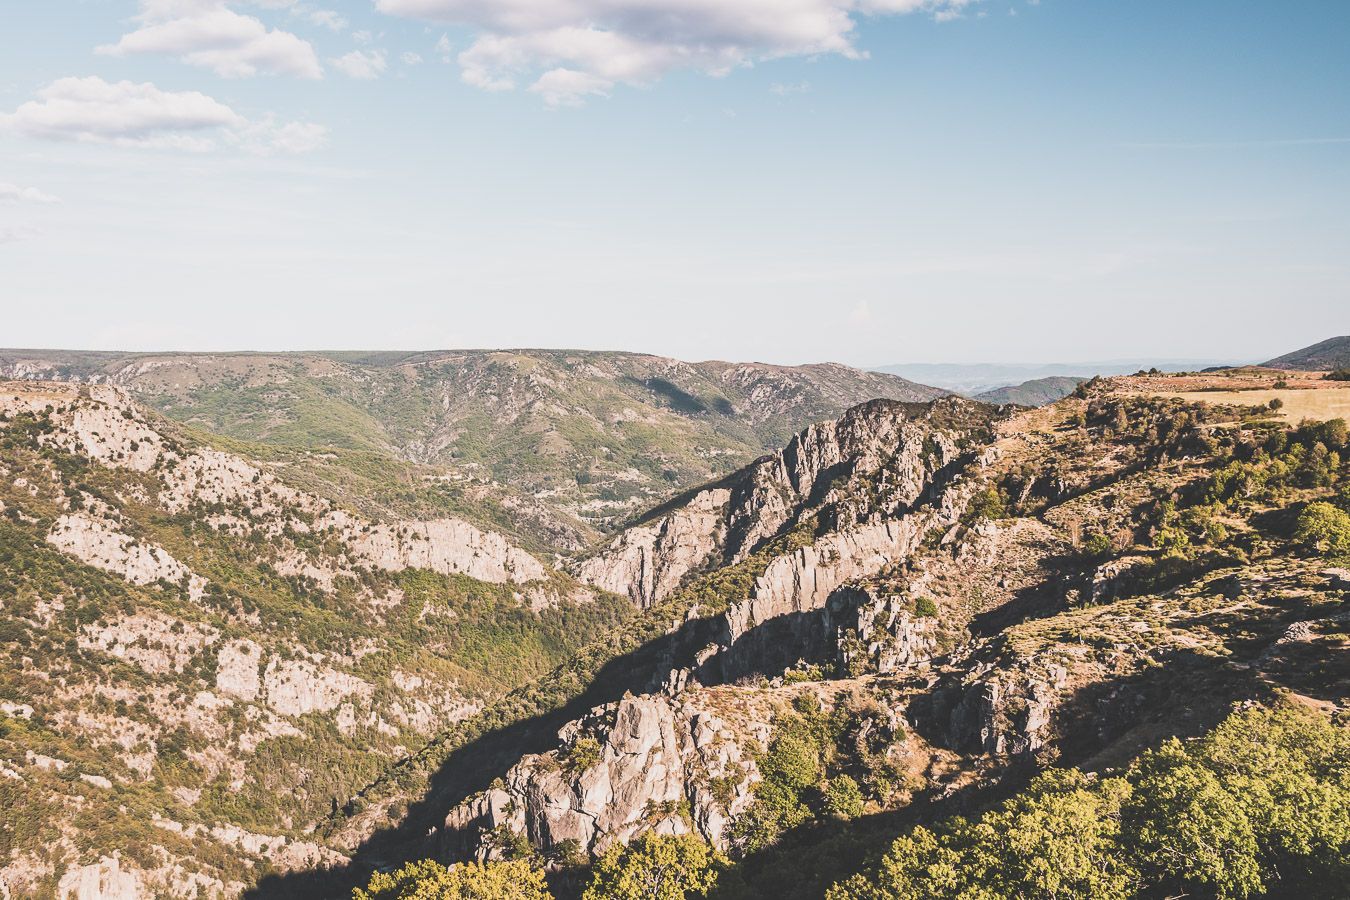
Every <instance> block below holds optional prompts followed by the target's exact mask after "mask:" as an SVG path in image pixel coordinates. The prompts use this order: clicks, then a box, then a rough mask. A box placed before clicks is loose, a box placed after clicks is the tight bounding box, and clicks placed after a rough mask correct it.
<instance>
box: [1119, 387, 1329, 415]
mask: <svg viewBox="0 0 1350 900" xmlns="http://www.w3.org/2000/svg"><path fill="white" fill-rule="evenodd" d="M1141 393H1147V394H1148V395H1149V396H1152V397H1175V398H1177V399H1180V400H1185V401H1186V402H1188V403H1213V404H1220V405H1225V406H1228V405H1231V406H1266V405H1267V404H1269V403H1270V401H1271V400H1274V399H1276V398H1279V400H1280V401H1281V402H1282V403H1284V406H1282V407H1280V409H1279V411H1278V415H1279V416H1280V417H1281V418H1283V419H1286V420H1287V421H1290V422H1301V421H1302V420H1304V419H1318V420H1326V419H1350V387H1343V388H1327V389H1323V390H1280V391H1277V390H1256V391H1185V392H1171V391H1148V392H1141Z"/></svg>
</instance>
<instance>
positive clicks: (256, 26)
mask: <svg viewBox="0 0 1350 900" xmlns="http://www.w3.org/2000/svg"><path fill="white" fill-rule="evenodd" d="M137 21H138V22H139V24H140V27H139V28H137V29H136V30H135V31H132V32H129V33H127V34H124V35H123V36H122V38H121V39H120V40H119V41H118V42H117V43H115V44H105V45H103V46H100V47H98V48H96V52H98V53H101V54H104V55H107V56H128V55H131V54H143V53H149V54H158V55H163V56H171V57H174V58H176V59H179V60H181V61H182V62H184V63H187V64H188V65H193V66H200V67H202V68H207V69H210V70H212V71H213V72H215V73H216V74H217V75H221V76H224V77H226V78H248V77H252V76H254V75H259V74H280V75H295V76H298V77H300V78H322V77H323V68H322V67H321V66H320V65H319V59H318V56H317V55H316V54H315V52H314V47H313V46H311V45H310V43H309V42H308V41H305V40H303V39H302V38H299V37H297V36H296V35H294V34H291V33H290V32H288V31H280V30H276V29H268V27H267V26H266V25H264V24H263V23H262V22H261V21H260V20H258V19H257V18H254V17H253V16H246V15H243V14H241V13H238V12H235V11H234V10H232V9H230V8H229V7H228V6H226V5H225V3H224V2H223V0H141V13H140V15H139V16H138V17H137Z"/></svg>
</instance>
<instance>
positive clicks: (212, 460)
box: [0, 383, 548, 590]
mask: <svg viewBox="0 0 1350 900" xmlns="http://www.w3.org/2000/svg"><path fill="white" fill-rule="evenodd" d="M46 410H51V418H52V421H53V423H54V424H55V425H56V426H57V427H56V428H55V429H54V430H53V431H51V432H50V433H49V434H48V435H46V436H45V437H44V440H46V441H48V442H50V443H52V444H53V445H55V446H59V447H61V448H63V449H66V450H70V451H74V452H77V453H79V454H80V455H82V456H84V457H87V458H89V459H91V460H93V461H94V462H96V463H98V464H100V465H104V466H107V467H109V468H113V469H128V470H132V471H135V472H141V473H147V474H150V475H153V476H154V477H155V482H156V484H155V488H156V496H155V497H153V498H146V499H148V500H153V501H154V502H155V503H156V504H157V505H159V506H161V507H162V508H163V509H165V510H166V511H168V512H170V513H179V514H181V513H184V512H187V511H189V510H192V509H198V508H201V507H207V506H209V507H214V508H217V509H219V508H224V509H225V510H226V511H225V512H223V513H216V514H215V517H214V520H213V523H214V524H215V525H216V527H219V528H224V529H226V530H230V531H232V532H234V533H237V534H244V533H247V532H250V531H257V532H262V534H263V535H264V536H265V537H266V538H267V539H269V540H270V541H272V542H274V543H275V544H278V545H280V548H281V550H282V551H284V550H285V543H286V542H284V541H277V538H278V537H280V536H283V535H285V534H289V533H293V534H316V535H324V536H331V537H334V538H336V539H337V540H338V541H340V542H341V543H342V545H343V546H344V548H345V549H346V551H347V553H346V554H345V557H344V558H339V559H333V558H326V559H323V558H321V559H314V558H311V556H306V555H303V554H299V555H297V554H294V553H291V554H287V553H284V552H283V553H282V558H281V559H280V560H279V564H278V569H279V570H280V571H283V572H284V573H286V574H300V575H305V576H308V577H310V578H311V579H312V580H313V581H314V582H315V583H316V584H318V585H320V586H321V587H327V588H331V585H332V581H333V578H334V577H336V576H339V575H347V576H350V575H352V574H354V573H353V570H352V567H351V563H352V562H354V563H355V564H357V565H364V566H367V567H370V568H375V569H383V570H386V571H400V570H402V569H407V568H425V569H430V570H431V571H434V572H440V573H443V574H463V575H468V576H470V577H472V578H476V579H478V580H479V581H487V582H493V583H497V584H505V583H512V584H521V585H523V584H527V583H529V582H532V581H538V580H542V579H544V578H546V577H547V574H548V570H547V568H546V567H545V566H544V565H543V564H542V563H540V562H539V560H537V559H535V558H534V557H533V556H531V555H530V554H529V553H528V552H526V551H525V550H522V549H520V548H519V547H516V546H514V545H512V544H511V542H510V541H509V540H507V539H506V538H505V537H504V536H502V535H500V534H498V533H496V532H491V531H483V530H482V529H479V528H477V527H475V526H473V525H471V524H469V523H468V522H465V521H463V520H461V519H452V518H445V519H436V520H431V521H395V522H372V521H369V520H367V519H363V518H361V517H359V516H356V515H353V514H351V513H349V512H347V511H345V510H341V509H338V508H337V507H335V506H334V504H333V503H331V502H330V501H328V500H325V499H323V498H320V497H317V496H314V495H313V494H310V493H307V492H305V491H300V490H297V489H295V488H293V487H291V486H290V485H288V484H286V483H284V482H283V481H281V480H280V479H278V478H277V477H276V476H275V475H273V474H272V473H271V472H269V471H268V470H266V469H264V468H263V467H261V466H259V465H257V464H255V463H253V462H250V461H249V460H246V459H243V458H241V457H239V456H236V455H234V454H231V453H225V452H222V451H220V450H214V449H211V448H208V447H196V448H191V449H189V448H186V447H183V446H181V445H180V444H178V443H177V442H175V441H173V440H171V439H168V438H166V437H165V435H163V434H161V433H160V432H159V431H157V430H156V429H155V428H154V427H152V425H151V424H150V423H149V422H147V421H146V419H145V418H144V416H143V414H142V413H141V412H140V411H139V410H138V409H137V407H136V406H135V404H134V403H133V401H132V399H131V397H130V396H129V395H128V394H127V393H126V392H125V391H123V390H122V389H121V388H117V387H113V386H110V385H80V386H76V385H68V384H60V383H53V384H41V385H34V384H23V383H11V384H8V385H4V386H2V387H0V413H5V414H6V415H12V414H16V413H23V412H26V413H33V414H38V413H43V412H44V411H46ZM48 540H49V541H50V542H51V543H52V544H53V545H55V546H57V547H58V548H60V549H62V550H63V551H65V552H67V553H70V554H71V555H73V556H77V557H79V558H80V559H81V560H83V561H85V562H88V563H89V564H90V565H95V566H98V567H99V568H102V569H106V570H108V571H113V572H116V573H118V574H120V575H122V576H123V577H125V578H127V579H128V580H129V581H133V582H135V583H137V584H148V583H151V582H154V581H157V580H160V579H161V578H162V579H165V580H168V581H173V582H178V581H180V580H182V579H184V578H189V577H192V576H191V573H190V572H188V570H187V568H186V567H185V566H184V565H182V564H181V563H179V562H178V561H177V560H174V559H173V557H171V556H170V555H169V554H168V553H167V552H166V551H164V550H163V549H162V548H158V547H155V546H154V545H152V544H144V543H140V542H135V541H133V540H132V539H131V538H129V537H127V536H126V535H123V534H120V533H119V532H118V531H117V528H116V527H115V524H114V523H110V522H107V521H103V520H101V519H99V518H98V517H96V516H89V515H84V514H77V513H72V514H71V515H69V516H65V517H63V518H62V519H61V520H60V521H59V522H58V523H57V524H56V526H55V527H54V528H53V529H52V533H51V535H50V536H49V538H48ZM349 560H350V561H349ZM202 586H204V583H201V584H198V585H197V589H198V590H200V588H201V587H202Z"/></svg>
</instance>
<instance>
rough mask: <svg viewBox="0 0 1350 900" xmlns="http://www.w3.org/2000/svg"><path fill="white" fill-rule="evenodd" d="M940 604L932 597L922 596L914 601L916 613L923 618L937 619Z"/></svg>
mask: <svg viewBox="0 0 1350 900" xmlns="http://www.w3.org/2000/svg"><path fill="white" fill-rule="evenodd" d="M937 614H938V606H937V604H936V603H934V602H933V599H932V598H931V597H920V598H919V599H917V600H915V601H914V615H916V616H918V617H919V618H921V619H936V618H937Z"/></svg>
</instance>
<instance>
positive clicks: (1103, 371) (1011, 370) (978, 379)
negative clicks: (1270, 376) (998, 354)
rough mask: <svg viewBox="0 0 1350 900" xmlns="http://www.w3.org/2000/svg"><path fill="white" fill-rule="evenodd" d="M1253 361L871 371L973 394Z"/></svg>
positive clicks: (921, 366) (920, 366) (911, 366)
mask: <svg viewBox="0 0 1350 900" xmlns="http://www.w3.org/2000/svg"><path fill="white" fill-rule="evenodd" d="M1241 362H1250V360H1234V359H1107V360H1095V361H1088V362H1071V363H1043V364H1042V363H969V364H966V363H900V364H895V365H887V366H876V367H874V368H873V370H872V371H874V372H886V373H888V374H891V375H898V376H900V377H901V378H905V379H909V380H911V381H918V382H920V383H922V384H931V385H933V386H934V387H940V388H946V389H947V390H949V391H954V392H956V393H958V394H963V395H964V396H967V397H974V396H977V395H979V394H984V393H986V392H988V391H993V390H996V389H998V388H1004V387H1010V386H1014V385H1020V384H1022V383H1024V382H1027V381H1036V380H1039V379H1043V378H1079V379H1086V378H1091V377H1092V376H1094V375H1103V376H1105V375H1128V374H1130V373H1131V372H1138V371H1139V370H1140V369H1155V368H1156V369H1158V370H1160V371H1163V372H1190V371H1195V370H1197V369H1204V368H1208V367H1209V366H1221V365H1232V364H1235V363H1241Z"/></svg>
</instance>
